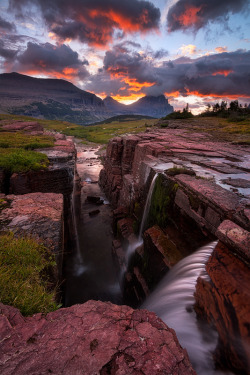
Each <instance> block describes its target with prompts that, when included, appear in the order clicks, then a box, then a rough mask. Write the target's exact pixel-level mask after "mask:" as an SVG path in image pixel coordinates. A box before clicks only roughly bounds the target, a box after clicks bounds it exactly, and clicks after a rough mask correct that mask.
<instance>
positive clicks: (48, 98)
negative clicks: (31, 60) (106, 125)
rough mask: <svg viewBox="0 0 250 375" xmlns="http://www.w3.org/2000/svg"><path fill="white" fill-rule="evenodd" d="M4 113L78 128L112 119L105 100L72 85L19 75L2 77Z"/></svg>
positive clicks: (0, 96)
mask: <svg viewBox="0 0 250 375" xmlns="http://www.w3.org/2000/svg"><path fill="white" fill-rule="evenodd" d="M0 111H1V112H2V113H3V112H4V113H12V114H22V115H27V116H33V117H38V118H47V119H51V120H53V119H60V120H65V121H70V122H74V123H77V124H87V123H90V122H94V121H101V120H103V119H105V118H107V117H110V116H111V114H110V113H109V112H108V110H107V109H106V107H105V105H104V103H103V101H102V99H100V98H98V97H97V96H96V95H94V94H91V93H89V92H87V91H83V90H81V89H79V88H78V87H76V86H74V85H73V84H72V83H70V82H68V81H65V80H63V79H44V78H33V77H29V76H26V75H22V74H19V73H4V74H0Z"/></svg>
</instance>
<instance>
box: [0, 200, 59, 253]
mask: <svg viewBox="0 0 250 375" xmlns="http://www.w3.org/2000/svg"><path fill="white" fill-rule="evenodd" d="M5 199H6V201H7V202H8V204H9V207H7V208H5V209H4V210H2V212H1V213H0V226H1V230H11V231H14V232H15V233H16V234H18V235H24V234H27V235H30V236H32V237H34V238H36V239H38V240H39V241H41V242H43V243H44V245H45V246H46V247H47V248H49V249H50V250H52V251H53V252H54V253H56V254H59V253H61V252H62V243H63V224H64V223H63V196H62V194H55V193H30V194H24V195H7V196H5Z"/></svg>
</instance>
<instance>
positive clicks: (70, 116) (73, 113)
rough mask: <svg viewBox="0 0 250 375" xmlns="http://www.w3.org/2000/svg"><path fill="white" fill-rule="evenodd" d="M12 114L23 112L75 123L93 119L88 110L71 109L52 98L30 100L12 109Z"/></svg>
mask: <svg viewBox="0 0 250 375" xmlns="http://www.w3.org/2000/svg"><path fill="white" fill-rule="evenodd" d="M11 112H12V114H13V115H21V114H25V115H26V116H34V115H35V116H37V117H41V116H43V117H44V118H46V119H48V120H56V119H57V118H62V119H63V120H66V121H70V122H74V123H76V124H84V123H85V122H88V121H91V120H92V119H93V117H92V115H91V113H90V112H88V111H82V110H72V109H71V107H70V106H69V105H68V104H66V103H60V102H57V101H55V100H52V99H48V100H47V101H45V102H44V103H43V102H32V103H30V104H28V105H24V106H22V107H16V108H13V109H12V111H11Z"/></svg>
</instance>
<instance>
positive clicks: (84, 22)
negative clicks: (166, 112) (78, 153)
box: [0, 0, 250, 113]
mask: <svg viewBox="0 0 250 375" xmlns="http://www.w3.org/2000/svg"><path fill="white" fill-rule="evenodd" d="M249 5H250V0H152V1H146V0H145V1H139V0H0V34H1V38H0V73H4V72H13V71H16V72H19V73H23V74H27V75H31V76H34V77H48V78H63V79H66V80H69V81H71V82H72V83H74V84H75V85H76V86H78V87H80V88H81V89H83V90H87V91H91V92H93V93H95V94H96V95H98V96H101V97H102V98H104V97H105V96H107V95H110V96H112V97H113V98H114V99H116V100H118V101H121V102H123V103H126V104H129V103H131V102H132V101H134V100H137V99H138V98H140V97H142V96H144V95H160V94H165V95H166V97H167V98H169V102H170V104H172V105H173V106H174V108H175V109H181V108H183V107H184V106H185V104H186V103H189V104H190V108H191V109H192V111H193V112H194V113H198V112H199V111H201V110H202V109H204V108H205V106H206V104H207V103H214V102H217V101H221V100H227V101H231V100H234V99H239V101H240V102H241V103H242V104H244V103H250V17H249V14H250V12H249V11H250V7H249Z"/></svg>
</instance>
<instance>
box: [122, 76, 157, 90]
mask: <svg viewBox="0 0 250 375" xmlns="http://www.w3.org/2000/svg"><path fill="white" fill-rule="evenodd" d="M122 81H123V82H125V83H127V85H129V86H130V88H129V90H130V91H140V90H141V89H142V88H143V87H151V86H153V85H154V84H155V83H154V82H153V83H152V82H142V83H139V82H137V81H136V79H135V78H124V79H122Z"/></svg>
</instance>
